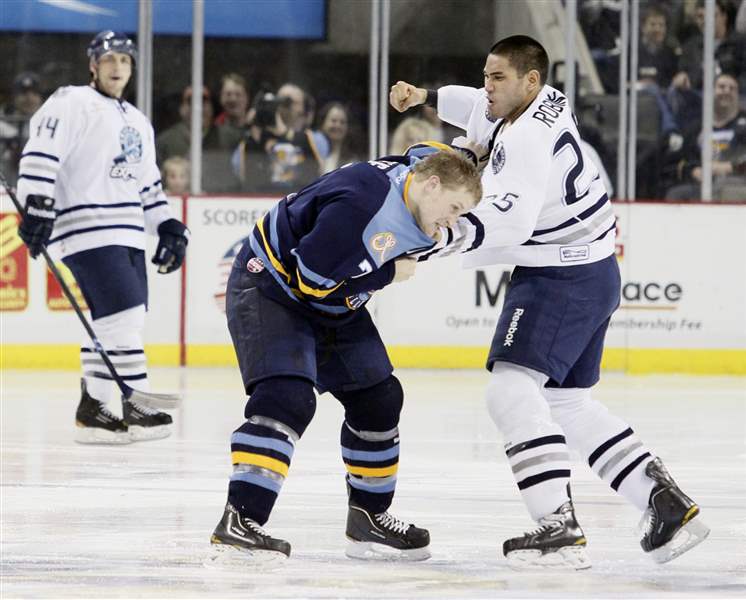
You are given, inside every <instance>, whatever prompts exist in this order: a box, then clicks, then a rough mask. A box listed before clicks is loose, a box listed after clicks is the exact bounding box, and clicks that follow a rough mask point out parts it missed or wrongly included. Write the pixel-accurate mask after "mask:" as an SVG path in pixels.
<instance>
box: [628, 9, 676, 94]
mask: <svg viewBox="0 0 746 600" xmlns="http://www.w3.org/2000/svg"><path fill="white" fill-rule="evenodd" d="M667 33H668V26H667V16H666V13H665V11H663V9H661V8H660V7H659V6H657V5H655V4H653V5H650V6H648V7H647V8H646V9H645V12H644V13H643V16H642V20H641V25H640V34H641V35H640V47H639V54H638V80H650V81H652V82H654V83H656V84H657V85H658V87H660V88H662V89H665V88H667V87H668V85H669V84H670V83H671V79H672V78H673V76H674V75H675V74H676V72H677V71H678V67H679V54H680V53H681V51H680V50H679V49H678V48H674V47H673V46H672V45H671V44H670V43H669V42H668V39H667V37H666V36H667Z"/></svg>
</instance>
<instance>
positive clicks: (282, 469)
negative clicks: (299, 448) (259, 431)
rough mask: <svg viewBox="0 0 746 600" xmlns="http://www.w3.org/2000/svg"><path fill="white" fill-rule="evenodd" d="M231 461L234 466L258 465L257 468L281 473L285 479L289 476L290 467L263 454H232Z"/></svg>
mask: <svg viewBox="0 0 746 600" xmlns="http://www.w3.org/2000/svg"><path fill="white" fill-rule="evenodd" d="M231 461H232V462H233V464H234V465H236V464H245V465H256V466H257V467H264V468H265V469H269V470H270V471H274V472H275V473H279V474H280V475H282V476H283V477H287V475H288V466H287V465H286V464H285V463H284V462H282V461H281V460H277V459H276V458H270V457H269V456H264V455H263V454H253V453H251V452H231Z"/></svg>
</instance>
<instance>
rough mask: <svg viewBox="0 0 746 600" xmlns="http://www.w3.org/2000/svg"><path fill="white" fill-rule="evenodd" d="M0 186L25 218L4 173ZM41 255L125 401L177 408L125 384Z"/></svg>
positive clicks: (168, 397)
mask: <svg viewBox="0 0 746 600" xmlns="http://www.w3.org/2000/svg"><path fill="white" fill-rule="evenodd" d="M0 184H1V185H2V186H3V188H5V191H6V192H7V194H8V196H10V199H11V201H12V202H13V204H14V205H15V207H16V210H17V211H18V213H19V214H20V215H21V218H23V208H22V207H21V203H20V202H18V198H16V195H15V193H14V192H13V190H12V189H11V188H10V185H8V182H7V180H6V179H5V175H4V174H3V173H2V172H0ZM41 253H42V254H43V255H44V260H46V261H47V266H48V267H49V270H50V271H52V275H54V278H55V279H56V280H57V283H59V284H60V287H61V288H62V292H63V293H64V294H65V298H67V301H68V302H69V303H70V304H71V305H72V307H73V310H74V311H75V314H76V315H78V319H80V322H81V323H82V324H83V327H84V328H85V330H86V333H88V337H90V338H91V341H92V342H93V345H94V347H95V348H96V352H98V354H99V356H100V357H101V359H102V360H103V361H104V364H105V365H106V368H107V369H108V370H109V373H110V374H111V377H112V379H114V382H115V383H116V384H117V386H118V387H119V389H120V390H121V391H122V396H123V398H124V399H125V400H131V401H134V402H138V403H140V404H144V405H145V406H148V407H150V408H156V409H158V408H176V407H177V406H178V405H179V404H180V403H181V398H180V397H179V396H178V395H177V394H152V393H150V392H141V391H140V390H136V389H134V388H131V387H130V386H128V385H127V384H126V383H124V380H123V379H122V376H121V375H119V373H117V370H116V369H115V368H114V365H113V364H112V362H111V359H109V355H108V354H106V350H104V347H103V346H102V345H101V342H99V341H98V338H97V337H96V334H95V332H94V331H93V328H92V327H91V325H90V323H88V319H86V318H85V315H84V314H83V311H82V310H81V309H80V306H79V305H78V302H77V300H75V297H74V296H73V294H72V292H71V291H70V288H69V287H67V283H65V280H64V279H63V278H62V275H61V274H60V272H59V270H58V269H57V266H56V265H55V264H54V261H53V260H52V259H51V258H50V256H49V253H48V252H47V249H46V247H44V246H42V248H41Z"/></svg>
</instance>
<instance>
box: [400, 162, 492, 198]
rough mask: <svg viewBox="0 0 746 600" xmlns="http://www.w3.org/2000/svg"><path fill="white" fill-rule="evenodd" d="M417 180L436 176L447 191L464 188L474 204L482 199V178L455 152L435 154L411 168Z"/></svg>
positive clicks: (472, 164)
mask: <svg viewBox="0 0 746 600" xmlns="http://www.w3.org/2000/svg"><path fill="white" fill-rule="evenodd" d="M412 173H414V176H415V177H417V178H418V179H420V178H422V179H427V178H428V177H430V176H432V175H436V176H437V177H438V178H439V179H440V184H441V185H442V186H443V187H446V188H448V189H451V190H453V189H457V188H462V187H463V188H466V191H467V192H468V194H469V195H470V196H472V197H473V198H474V204H476V203H477V202H479V200H480V199H481V198H482V178H481V176H480V174H479V171H478V170H477V167H476V166H474V163H473V162H472V161H471V160H469V159H468V158H466V156H464V155H463V154H462V153H461V152H459V151H457V150H452V149H447V150H441V151H439V152H435V153H434V154H430V155H429V156H427V157H425V158H424V159H423V160H421V161H419V162H418V163H417V164H416V165H414V167H412Z"/></svg>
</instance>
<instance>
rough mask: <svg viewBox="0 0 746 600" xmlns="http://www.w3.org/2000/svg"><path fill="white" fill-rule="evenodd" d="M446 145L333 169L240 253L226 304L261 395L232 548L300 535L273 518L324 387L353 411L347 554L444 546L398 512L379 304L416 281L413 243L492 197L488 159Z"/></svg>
mask: <svg viewBox="0 0 746 600" xmlns="http://www.w3.org/2000/svg"><path fill="white" fill-rule="evenodd" d="M437 146H441V147H442V145H440V144H438V145H437ZM443 148H444V149H443V150H442V151H435V152H433V151H434V150H437V148H434V147H432V146H421V147H419V148H415V149H412V151H411V152H410V153H409V155H407V156H391V157H385V158H382V159H379V160H374V161H369V162H361V163H354V164H351V165H348V166H346V167H343V168H341V169H337V170H336V171H332V172H331V173H328V174H326V175H324V176H322V177H321V178H320V179H318V180H317V181H315V182H314V183H312V184H310V185H308V186H307V187H305V188H303V189H302V190H300V191H299V192H298V193H294V194H290V195H289V196H287V197H286V198H284V199H283V200H281V201H280V202H279V203H278V204H277V205H275V206H274V207H273V208H272V209H271V210H270V211H269V212H268V213H267V215H266V216H264V217H263V218H262V219H261V220H260V221H259V222H258V223H257V224H256V226H255V227H254V229H253V231H252V232H251V235H250V236H249V238H248V241H247V242H246V243H245V244H244V246H243V248H242V249H241V251H240V252H239V253H238V255H237V256H236V259H235V262H234V265H233V270H232V273H231V275H230V278H229V280H228V287H227V292H226V312H227V316H228V328H229V330H230V333H231V337H232V340H233V345H234V347H235V350H236V354H237V356H238V362H239V366H240V370H241V376H242V379H243V383H244V386H245V390H246V393H247V394H248V395H249V401H248V403H247V404H246V409H245V413H244V414H245V417H246V422H245V423H244V424H243V425H241V427H239V428H238V429H237V430H236V431H235V432H234V433H233V436H232V438H231V457H232V463H233V474H232V475H231V477H230V483H229V486H228V503H227V505H226V507H225V511H224V514H223V517H222V519H221V520H220V522H219V523H218V526H217V528H216V529H215V531H214V533H213V535H212V538H211V542H212V543H213V544H214V545H216V547H217V548H218V549H229V550H232V549H238V550H243V551H245V552H246V553H248V554H250V555H252V556H253V558H254V559H258V560H263V559H266V558H272V559H275V558H285V557H286V556H289V554H290V544H289V543H288V542H286V541H284V540H280V539H276V538H272V537H271V536H270V535H269V534H267V533H266V532H265V531H264V530H263V529H262V526H263V525H264V524H265V522H266V521H267V520H268V518H269V515H270V512H271V510H272V507H273V505H274V503H275V500H276V499H277V495H278V494H279V492H280V489H281V487H282V484H283V481H284V480H285V477H286V476H287V474H288V468H289V467H290V462H291V459H292V457H293V452H294V450H295V444H296V442H297V441H298V440H299V439H300V437H301V436H302V435H303V432H304V431H305V429H306V427H307V426H308V424H309V423H310V421H311V419H312V417H313V415H314V411H315V408H316V397H315V395H314V387H315V388H316V390H317V391H318V392H319V393H322V392H325V391H328V392H330V393H331V394H332V395H333V396H334V397H335V398H336V399H337V400H339V401H340V402H341V403H342V405H343V406H344V409H345V419H344V423H343V424H342V430H341V435H340V439H341V445H342V460H343V461H344V464H345V467H346V468H347V475H346V481H347V486H348V492H349V512H348V518H347V529H346V534H347V537H348V539H349V541H350V542H349V545H348V547H347V555H348V556H351V557H355V558H362V559H368V558H370V559H375V558H378V557H388V558H398V559H402V560H422V559H426V558H428V557H429V556H430V554H429V550H428V545H429V534H428V532H427V531H426V530H424V529H421V528H419V527H415V526H414V525H411V524H410V525H408V524H406V523H403V522H402V521H400V520H399V519H397V518H395V517H394V516H392V515H391V514H390V513H389V512H388V508H389V506H390V504H391V502H392V500H393V496H394V489H395V486H396V473H397V468H398V459H399V430H398V428H397V425H398V423H399V412H400V410H401V408H402V402H403V392H402V387H401V385H400V383H399V381H398V379H397V378H396V377H395V376H394V375H393V374H392V370H393V368H392V366H391V363H390V362H389V358H388V355H387V353H386V348H385V347H384V345H383V342H382V341H381V338H380V336H379V334H378V331H377V330H376V327H375V325H374V324H373V322H372V320H371V317H370V314H369V313H368V311H367V309H366V307H365V304H366V303H367V302H368V300H369V299H370V297H371V294H372V293H373V292H375V291H376V290H380V289H382V288H383V287H385V286H386V285H388V284H390V283H392V282H397V281H404V280H405V279H408V278H409V277H410V276H411V275H412V274H413V272H414V267H415V265H416V259H412V258H409V257H408V255H409V254H411V253H413V252H417V251H421V250H425V249H428V248H430V247H432V246H433V244H434V240H433V238H432V236H433V235H435V234H436V232H437V231H438V230H439V228H440V227H446V226H449V225H452V224H454V223H455V221H456V218H457V217H458V215H460V214H462V213H464V212H466V211H468V210H469V209H470V208H472V207H473V206H474V205H475V204H476V202H477V201H478V199H479V198H480V197H481V185H480V180H479V174H478V171H477V169H476V161H473V162H472V161H470V160H469V159H466V158H464V156H463V155H462V154H461V153H460V152H456V151H454V150H452V149H450V148H447V147H443ZM423 153H424V154H426V156H424V158H418V155H419V156H420V157H421V156H422V155H423Z"/></svg>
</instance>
